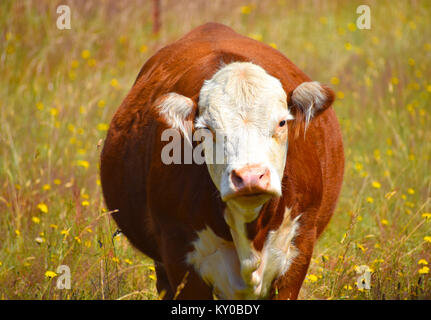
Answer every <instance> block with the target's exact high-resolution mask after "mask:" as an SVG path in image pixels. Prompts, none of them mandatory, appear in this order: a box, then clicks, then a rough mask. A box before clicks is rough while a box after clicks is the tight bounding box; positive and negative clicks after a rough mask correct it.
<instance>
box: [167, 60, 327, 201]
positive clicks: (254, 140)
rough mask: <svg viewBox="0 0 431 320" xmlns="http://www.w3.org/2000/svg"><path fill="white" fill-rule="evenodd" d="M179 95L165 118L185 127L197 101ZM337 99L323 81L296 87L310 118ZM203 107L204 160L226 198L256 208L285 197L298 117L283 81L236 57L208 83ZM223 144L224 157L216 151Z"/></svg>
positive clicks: (297, 104) (295, 97) (298, 103)
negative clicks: (291, 132)
mask: <svg viewBox="0 0 431 320" xmlns="http://www.w3.org/2000/svg"><path fill="white" fill-rule="evenodd" d="M174 98H175V101H171V103H170V104H171V106H173V105H176V107H174V108H169V112H166V113H165V117H169V118H170V119H171V121H169V122H170V123H171V125H172V126H174V127H177V128H178V129H181V128H184V126H183V123H182V121H184V120H185V119H186V118H187V117H188V116H189V114H190V113H191V110H192V108H193V103H192V101H191V100H190V99H189V98H186V97H184V96H181V95H175V97H174ZM333 99H334V97H333V92H332V91H331V90H330V89H328V88H326V87H323V86H321V85H320V84H319V83H318V82H304V83H302V84H300V85H299V86H298V87H297V88H296V89H295V90H294V91H293V92H292V95H291V97H290V104H291V105H292V107H293V108H297V110H298V111H299V112H302V113H303V115H304V119H306V122H308V121H310V120H311V118H312V117H313V116H314V115H315V114H316V112H319V111H321V110H323V109H324V108H326V107H328V106H329V105H330V104H331V103H332V101H333ZM198 108H199V109H198V112H197V114H198V116H197V117H196V119H194V129H195V130H201V131H203V132H206V133H207V135H206V136H208V134H209V135H210V136H211V139H204V142H203V144H204V152H205V160H206V164H207V167H208V171H209V173H210V175H211V178H212V180H213V182H214V184H215V186H216V187H217V188H218V190H219V191H220V195H221V198H222V200H223V201H225V202H227V203H228V204H233V205H235V206H239V207H240V208H243V209H256V208H259V207H260V206H261V205H262V204H264V203H265V202H266V201H267V200H269V199H270V198H271V197H277V196H280V195H281V192H282V187H281V181H282V178H283V173H284V167H285V162H286V154H287V147H288V141H287V137H288V132H287V130H288V121H290V120H292V119H293V116H292V114H291V113H290V111H289V108H288V97H287V95H286V92H285V91H284V89H283V87H282V85H281V83H280V81H279V80H278V79H276V78H275V77H273V76H270V75H269V74H268V73H266V71H265V70H264V69H262V68H261V67H259V66H257V65H255V64H252V63H249V62H234V63H231V64H228V65H225V66H223V67H222V68H220V69H219V71H217V72H216V73H215V74H214V75H213V77H212V78H211V79H209V80H206V81H205V82H204V84H203V86H202V88H201V91H200V95H199V103H198ZM175 110H178V112H176V111H175ZM221 144H224V145H223V146H221ZM223 149H224V154H223V157H222V160H223V161H221V162H220V158H219V157H218V156H217V155H214V152H218V150H223ZM217 159H218V160H217Z"/></svg>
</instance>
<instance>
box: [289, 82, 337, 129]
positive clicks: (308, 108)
mask: <svg viewBox="0 0 431 320" xmlns="http://www.w3.org/2000/svg"><path fill="white" fill-rule="evenodd" d="M334 100H335V94H334V91H332V90H331V89H330V88H329V87H327V86H324V85H321V84H320V83H319V82H317V81H310V82H303V83H301V84H300V85H299V86H297V87H296V89H295V90H293V92H292V96H291V100H290V101H291V104H292V105H293V106H295V107H296V108H297V109H299V110H300V111H301V112H302V113H303V114H304V116H305V122H306V124H308V123H309V122H310V120H311V118H313V117H314V116H315V115H316V114H317V113H319V112H320V111H323V110H325V109H326V108H328V107H329V106H331V104H332V103H333V102H334Z"/></svg>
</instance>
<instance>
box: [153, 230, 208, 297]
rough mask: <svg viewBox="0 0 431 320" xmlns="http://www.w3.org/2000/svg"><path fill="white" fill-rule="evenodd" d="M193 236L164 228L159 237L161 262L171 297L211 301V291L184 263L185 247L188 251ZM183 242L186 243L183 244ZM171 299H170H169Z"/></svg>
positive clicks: (190, 267)
mask: <svg viewBox="0 0 431 320" xmlns="http://www.w3.org/2000/svg"><path fill="white" fill-rule="evenodd" d="M190 234H193V233H192V232H191V231H190V232H184V231H183V230H178V228H176V229H169V228H166V229H165V230H164V232H163V234H162V235H161V248H162V260H163V265H164V269H165V272H166V276H167V279H168V281H169V285H170V287H171V290H170V292H171V295H173V296H172V298H174V299H182V300H192V299H193V300H205V299H212V298H213V295H212V289H211V288H210V287H209V286H208V285H206V284H205V282H204V281H203V280H202V278H201V277H200V276H199V274H198V273H197V272H196V271H195V269H194V268H193V267H192V266H190V265H188V264H187V262H186V255H187V247H188V248H189V249H190V246H188V245H189V244H191V241H192V239H188V238H189V237H188V235H190ZM185 242H187V243H186V244H185ZM170 298H171V297H170Z"/></svg>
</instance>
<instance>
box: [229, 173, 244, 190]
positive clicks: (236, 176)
mask: <svg viewBox="0 0 431 320" xmlns="http://www.w3.org/2000/svg"><path fill="white" fill-rule="evenodd" d="M231 179H232V183H233V184H234V185H235V186H237V187H238V186H241V185H242V184H243V179H242V178H241V176H240V175H239V174H238V173H237V172H236V170H233V171H232V173H231Z"/></svg>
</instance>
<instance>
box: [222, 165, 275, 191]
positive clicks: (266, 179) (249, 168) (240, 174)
mask: <svg viewBox="0 0 431 320" xmlns="http://www.w3.org/2000/svg"><path fill="white" fill-rule="evenodd" d="M230 177H231V181H232V184H233V186H234V188H235V191H236V192H239V193H243V192H244V193H246V194H247V193H248V194H250V193H261V192H265V191H267V190H268V188H269V186H270V171H269V169H268V168H267V167H264V166H262V165H258V164H255V165H246V166H244V167H242V168H240V169H234V170H232V172H231V176H230Z"/></svg>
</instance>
